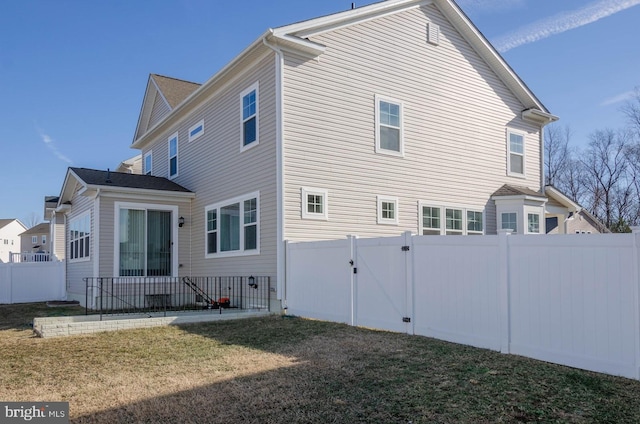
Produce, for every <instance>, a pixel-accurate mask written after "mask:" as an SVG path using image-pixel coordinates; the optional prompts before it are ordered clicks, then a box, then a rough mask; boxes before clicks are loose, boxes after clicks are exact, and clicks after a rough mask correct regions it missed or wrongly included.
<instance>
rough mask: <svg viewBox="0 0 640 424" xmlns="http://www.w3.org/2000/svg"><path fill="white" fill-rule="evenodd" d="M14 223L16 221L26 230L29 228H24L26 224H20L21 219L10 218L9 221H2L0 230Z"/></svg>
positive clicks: (0, 220)
mask: <svg viewBox="0 0 640 424" xmlns="http://www.w3.org/2000/svg"><path fill="white" fill-rule="evenodd" d="M13 221H16V222H17V223H18V224H20V225H22V227H23V228H24V229H25V230H26V229H27V227H25V226H24V224H23V223H22V222H20V220H19V219H15V218H9V219H0V228H4V227H6V226H7V225H9V224H11V223H12V222H13Z"/></svg>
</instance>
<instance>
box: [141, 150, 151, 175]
mask: <svg viewBox="0 0 640 424" xmlns="http://www.w3.org/2000/svg"><path fill="white" fill-rule="evenodd" d="M152 164H153V160H152V156H151V152H147V153H145V154H144V161H143V163H142V166H143V169H142V172H144V175H151V171H152V169H153V168H152Z"/></svg>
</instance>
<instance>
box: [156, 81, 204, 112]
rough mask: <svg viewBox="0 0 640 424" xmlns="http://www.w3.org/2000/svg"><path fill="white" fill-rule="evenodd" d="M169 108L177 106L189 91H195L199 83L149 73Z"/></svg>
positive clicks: (187, 95)
mask: <svg viewBox="0 0 640 424" xmlns="http://www.w3.org/2000/svg"><path fill="white" fill-rule="evenodd" d="M151 78H152V79H153V80H154V81H155V83H156V85H157V86H158V88H159V89H160V92H161V93H162V95H163V96H164V98H165V100H166V101H167V103H169V107H170V108H171V109H173V108H175V107H176V106H178V105H179V104H180V103H182V101H183V100H184V99H186V98H187V97H189V95H190V94H191V93H193V92H194V91H196V90H197V89H198V88H199V87H200V85H201V84H198V83H196V82H191V81H184V80H180V79H177V78H172V77H165V76H163V75H158V74H151Z"/></svg>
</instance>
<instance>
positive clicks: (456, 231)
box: [445, 208, 464, 236]
mask: <svg viewBox="0 0 640 424" xmlns="http://www.w3.org/2000/svg"><path fill="white" fill-rule="evenodd" d="M445 224H446V225H445V234H446V235H448V236H452V235H453V236H457V235H462V231H463V230H462V229H463V228H464V227H463V225H462V209H453V208H446V209H445Z"/></svg>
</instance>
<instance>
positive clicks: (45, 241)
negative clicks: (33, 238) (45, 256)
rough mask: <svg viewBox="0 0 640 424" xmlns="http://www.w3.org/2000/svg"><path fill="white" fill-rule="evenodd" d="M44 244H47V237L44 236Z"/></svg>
mask: <svg viewBox="0 0 640 424" xmlns="http://www.w3.org/2000/svg"><path fill="white" fill-rule="evenodd" d="M42 244H47V236H45V235H43V236H42Z"/></svg>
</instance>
